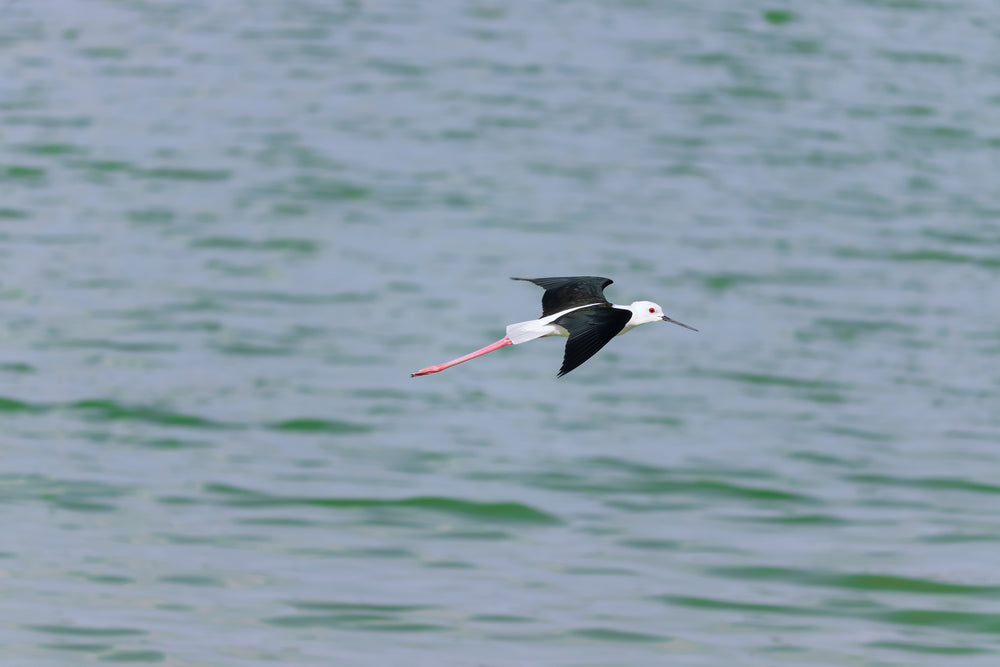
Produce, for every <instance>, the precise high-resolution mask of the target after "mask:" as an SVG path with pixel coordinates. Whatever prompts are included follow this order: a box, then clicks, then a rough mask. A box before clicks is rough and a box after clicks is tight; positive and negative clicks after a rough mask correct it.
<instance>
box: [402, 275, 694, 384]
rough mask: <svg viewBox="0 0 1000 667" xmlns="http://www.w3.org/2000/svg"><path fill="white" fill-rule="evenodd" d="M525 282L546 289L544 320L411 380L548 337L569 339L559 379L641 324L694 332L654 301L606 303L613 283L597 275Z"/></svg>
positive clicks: (510, 329) (511, 328) (512, 329)
mask: <svg viewBox="0 0 1000 667" xmlns="http://www.w3.org/2000/svg"><path fill="white" fill-rule="evenodd" d="M511 280H526V281H528V282H529V283H534V284H536V285H538V286H539V287H541V288H543V289H544V290H545V294H543V295H542V316H541V317H540V318H539V319H537V320H528V321H527V322H517V323H515V324H510V325H508V326H507V335H506V336H504V337H503V338H501V339H500V340H498V341H497V342H495V343H492V344H490V345H487V346H486V347H484V348H483V349H481V350H476V351H475V352H470V353H469V354H467V355H465V356H464V357H459V358H458V359H452V360H451V361H446V362H445V363H443V364H437V365H436V366H428V367H427V368H421V369H420V370H419V371H417V372H416V373H411V374H410V377H416V376H418V375H429V374H431V373H439V372H441V371H443V370H444V369H446V368H451V367H452V366H455V365H458V364H461V363H463V362H466V361H469V360H470V359H475V358H476V357H480V356H482V355H484V354H486V353H487V352H492V351H493V350H499V349H500V348H501V347H504V346H505V345H519V344H521V343H527V342H528V341H529V340H535V339H536V338H544V337H546V336H563V337H564V338H566V337H568V338H569V340H567V341H566V352H565V354H564V355H563V363H562V368H560V369H559V375H558V376H557V377H562V376H563V375H566V373H569V372H570V371H572V370H573V369H574V368H576V367H577V366H579V365H580V364H582V363H583V362H585V361H587V359H590V358H591V357H592V356H594V355H595V354H596V353H597V351H598V350H600V349H601V348H602V347H604V346H605V345H607V344H608V343H609V342H610V341H611V339H612V338H614V337H615V336H620V335H622V334H623V333H625V332H626V331H629V330H630V329H634V328H635V327H637V326H639V325H640V324H647V323H649V322H672V323H673V324H676V325H678V326H682V327H684V328H685V329H691V331H697V329H695V328H694V327H689V326H688V325H686V324H681V323H680V322H678V321H677V320H672V319H670V318H669V317H667V316H666V315H664V314H663V309H662V308H660V306H659V305H657V304H655V303H653V302H652V301H636V302H634V303H632V305H629V306H619V305H617V304H613V303H611V302H609V301H608V300H607V299H605V298H604V288H605V287H607V286H608V285H610V284H611V283H613V282H614V281H613V280H611V279H610V278H599V277H597V276H571V277H567V278H511Z"/></svg>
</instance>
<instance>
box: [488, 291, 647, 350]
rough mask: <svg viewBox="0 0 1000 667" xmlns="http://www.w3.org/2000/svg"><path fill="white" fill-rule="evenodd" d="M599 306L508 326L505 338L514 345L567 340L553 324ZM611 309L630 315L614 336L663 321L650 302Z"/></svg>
mask: <svg viewBox="0 0 1000 667" xmlns="http://www.w3.org/2000/svg"><path fill="white" fill-rule="evenodd" d="M599 305H602V304H599V303H590V304H587V305H584V306H577V307H576V308H567V309H566V310H563V311H560V312H558V313H555V314H554V315H549V316H548V317H543V318H541V319H537V320H528V321H527V322H515V323H514V324H508V325H507V338H509V339H510V342H511V343H513V344H514V345H518V344H519V343H527V342H528V341H529V340H535V339H536V338H543V337H545V336H562V337H563V338H567V337H569V331H567V330H566V329H565V328H563V327H561V326H559V325H558V324H554V322H555V321H556V320H558V319H559V318H560V317H562V316H563V315H565V314H566V313H572V312H573V311H574V310H580V309H581V308H590V307H591V306H599ZM605 305H606V304H605ZM612 307H613V308H620V309H621V310H628V311H631V313H632V318H631V319H630V320H629V321H628V322H627V323H626V324H625V327H624V328H623V329H622V330H621V331H619V332H618V333H617V334H615V335H616V336H621V335H622V334H623V333H625V332H626V331H629V330H630V329H634V328H636V327H637V326H639V325H640V324H648V323H650V322H660V321H662V320H663V309H662V308H660V307H659V306H658V305H657V304H655V303H653V302H652V301H636V302H635V303H633V304H632V305H630V306H620V305H618V304H612Z"/></svg>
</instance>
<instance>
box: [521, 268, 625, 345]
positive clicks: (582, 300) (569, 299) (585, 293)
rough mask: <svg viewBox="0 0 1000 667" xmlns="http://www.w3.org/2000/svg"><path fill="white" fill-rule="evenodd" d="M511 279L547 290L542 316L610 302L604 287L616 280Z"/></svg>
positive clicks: (582, 277)
mask: <svg viewBox="0 0 1000 667" xmlns="http://www.w3.org/2000/svg"><path fill="white" fill-rule="evenodd" d="M511 280H526V281H528V282H529V283H535V284H536V285H538V286H539V287H541V288H543V289H544V290H545V294H543V295H542V317H548V316H549V315H555V314H556V313H559V312H562V311H564V310H568V309H570V308H576V307H577V306H589V305H590V304H592V303H601V304H604V303H608V300H607V299H605V298H604V288H605V287H607V286H608V285H610V284H611V283H613V282H614V281H613V280H611V278H599V277H597V276H569V277H566V278H511ZM616 333H617V332H616ZM605 342H607V341H605Z"/></svg>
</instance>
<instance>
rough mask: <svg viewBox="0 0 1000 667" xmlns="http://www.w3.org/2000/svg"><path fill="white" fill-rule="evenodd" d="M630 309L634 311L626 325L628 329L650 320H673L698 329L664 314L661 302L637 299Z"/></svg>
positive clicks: (674, 322) (680, 324) (683, 325)
mask: <svg viewBox="0 0 1000 667" xmlns="http://www.w3.org/2000/svg"><path fill="white" fill-rule="evenodd" d="M629 310H631V311H632V319H631V320H629V322H628V324H627V325H625V326H626V328H628V329H631V328H632V327H637V326H639V325H640V324H648V323H650V322H672V323H673V324H676V325H677V326H681V327H684V328H685V329H690V330H691V331H697V329H695V328H694V327H689V326H688V325H686V324H682V323H680V322H678V321H677V320H672V319H670V318H669V317H667V316H666V315H664V314H663V309H662V308H660V304H658V303H653V302H652V301H636V302H634V303H633V304H632V305H631V306H629Z"/></svg>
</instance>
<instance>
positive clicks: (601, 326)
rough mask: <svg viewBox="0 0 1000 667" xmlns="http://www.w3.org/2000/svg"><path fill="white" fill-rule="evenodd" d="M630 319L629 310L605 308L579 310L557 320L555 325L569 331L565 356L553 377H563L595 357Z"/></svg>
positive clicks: (596, 307)
mask: <svg viewBox="0 0 1000 667" xmlns="http://www.w3.org/2000/svg"><path fill="white" fill-rule="evenodd" d="M631 318H632V312H631V311H628V310H625V309H624V308H614V307H612V306H610V305H608V306H595V307H593V308H581V309H580V310H574V311H573V312H572V313H566V314H565V315H563V316H562V317H560V318H559V319H557V320H556V321H555V324H558V325H559V326H561V327H563V328H564V329H566V331H568V332H569V340H567V341H566V354H565V355H564V356H563V364H562V368H560V369H559V375H558V376H557V377H562V376H563V375H566V373H569V372H570V371H571V370H573V369H574V368H576V367H577V366H579V365H580V364H582V363H583V362H585V361H586V360H587V359H590V358H591V357H592V356H594V355H595V354H597V351H598V350H600V349H601V348H602V347H604V346H605V345H607V344H608V342H609V341H610V340H611V339H612V338H614V337H615V336H617V335H618V334H619V333H621V330H622V329H624V328H625V325H626V324H628V321H629V320H630V319H631Z"/></svg>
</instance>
